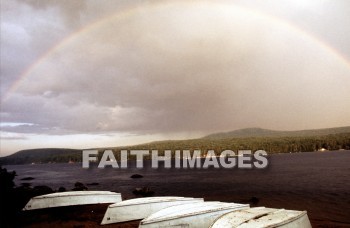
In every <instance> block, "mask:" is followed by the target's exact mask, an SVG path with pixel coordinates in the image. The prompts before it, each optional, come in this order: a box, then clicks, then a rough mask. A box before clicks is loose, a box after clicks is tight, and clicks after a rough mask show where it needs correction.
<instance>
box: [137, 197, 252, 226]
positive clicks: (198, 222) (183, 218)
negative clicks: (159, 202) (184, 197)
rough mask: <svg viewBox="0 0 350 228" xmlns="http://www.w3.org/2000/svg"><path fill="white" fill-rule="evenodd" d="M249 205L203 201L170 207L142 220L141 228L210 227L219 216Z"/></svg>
mask: <svg viewBox="0 0 350 228" xmlns="http://www.w3.org/2000/svg"><path fill="white" fill-rule="evenodd" d="M247 208H249V205H246V204H236V203H222V202H201V203H193V204H186V205H179V206H173V207H168V208H165V209H163V210H160V211H158V212H156V213H154V214H152V215H150V216H149V217H147V218H145V219H143V220H142V221H141V222H140V225H139V227H141V228H155V227H193V228H202V227H209V226H210V224H212V222H213V221H214V220H215V219H216V218H217V217H219V216H221V215H223V214H225V213H228V212H231V211H235V210H241V209H247Z"/></svg>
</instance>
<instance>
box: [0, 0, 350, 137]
mask: <svg viewBox="0 0 350 228" xmlns="http://www.w3.org/2000/svg"><path fill="white" fill-rule="evenodd" d="M69 2H72V1H69ZM73 2H74V1H73ZM78 3H79V2H78V1H76V2H74V3H71V4H73V5H71V4H63V3H62V4H61V3H57V1H53V2H51V1H48V2H45V3H44V4H42V2H41V1H28V2H26V3H25V4H23V3H22V4H21V6H22V7H23V11H25V12H26V13H27V15H31V14H34V13H39V15H40V16H44V15H46V14H47V13H48V12H53V16H51V17H53V18H55V20H53V19H49V20H48V22H47V23H43V22H42V19H43V18H41V17H39V16H37V17H36V18H35V20H33V22H32V23H30V24H28V25H23V23H22V20H18V21H16V20H15V21H12V17H13V16H10V15H11V14H10V13H9V12H7V11H6V15H8V18H9V19H8V20H5V21H2V30H4V31H6V33H5V36H4V38H3V37H2V41H1V42H2V45H3V44H4V45H5V46H6V47H5V50H7V51H5V52H2V53H1V55H2V59H6V60H5V61H4V62H2V65H3V66H4V72H5V76H4V77H3V76H2V79H3V80H5V81H6V82H8V83H7V85H9V84H11V83H12V82H13V81H14V80H15V79H13V78H15V76H16V75H18V70H17V69H23V66H26V65H27V63H28V62H30V60H32V61H33V59H34V58H35V57H36V56H37V54H33V55H30V54H28V53H30V51H31V50H35V49H36V47H37V45H39V44H40V43H41V42H42V41H43V40H45V34H47V33H50V31H52V29H53V28H55V29H56V30H57V29H59V30H60V31H63V34H67V33H69V31H72V28H73V27H79V26H85V25H86V24H88V22H91V21H96V19H97V18H98V17H100V18H103V17H104V16H105V15H110V14H112V13H113V12H114V11H116V12H119V11H118V10H122V9H125V7H130V5H129V4H130V3H127V2H121V3H120V5H117V4H115V3H114V4H112V3H111V2H110V1H106V2H104V3H103V4H98V5H99V6H98V7H99V8H98V9H99V12H104V14H103V16H102V15H98V14H96V13H93V12H92V8H93V6H96V7H97V2H96V1H83V2H82V3H81V4H80V3H79V4H78ZM17 4H19V3H17ZM28 4H30V5H28ZM75 4H78V5H75ZM134 4H135V5H137V6H139V7H138V8H134V9H133V10H131V11H127V13H124V14H118V13H117V14H115V15H116V16H114V17H110V20H108V21H107V20H106V21H105V23H100V24H98V23H97V25H96V26H95V27H91V28H90V29H87V30H85V31H83V32H81V33H79V34H78V35H76V36H73V37H71V39H70V40H69V41H67V42H65V43H63V44H62V45H61V46H60V47H59V48H58V49H57V51H55V52H54V53H52V54H51V55H49V56H47V58H45V59H43V60H42V61H41V62H40V64H38V65H37V67H35V68H34V69H33V70H32V71H30V72H29V73H28V75H27V77H25V78H24V79H23V80H22V82H21V83H20V84H19V87H18V88H17V90H16V91H13V92H12V94H11V95H10V96H8V98H7V100H6V101H3V102H2V104H1V119H2V121H3V122H15V123H32V125H16V126H6V127H4V128H2V131H6V132H14V133H26V134H29V133H32V134H48V135H65V134H70V135H71V134H80V133H87V134H109V133H113V132H121V133H132V134H159V133H160V134H172V133H176V134H177V133H180V134H181V133H182V134H188V132H202V133H203V134H204V133H211V132H215V131H226V130H232V129H237V128H244V127H257V126H258V127H265V128H272V129H304V128H322V127H333V126H344V125H350V122H349V119H348V116H350V108H349V107H350V93H349V91H348V88H349V87H350V77H349V75H350V68H349V65H345V64H344V63H342V62H341V61H340V60H339V59H338V57H337V56H335V55H334V53H330V52H329V50H326V49H324V48H323V47H321V46H320V45H319V44H317V43H315V41H314V40H312V39H310V38H309V37H306V36H305V35H303V34H301V33H300V32H298V31H296V30H293V29H291V28H289V27H285V26H284V24H281V23H279V22H278V21H276V20H272V19H271V18H269V17H264V16H261V15H259V14H256V13H252V12H250V11H245V10H243V11H242V10H241V9H240V8H236V7H233V8H230V7H228V6H226V5H215V4H214V5H211V4H207V3H205V4H204V3H203V4H200V3H199V2H198V3H197V4H194V3H192V4H186V3H173V2H172V1H168V2H167V3H163V4H162V5H156V6H153V5H152V4H149V5H148V4H136V3H134ZM237 4H242V3H237ZM269 4H272V3H269ZM112 6H113V7H112ZM248 6H249V7H251V5H249V4H248ZM246 7H247V6H246ZM258 9H260V10H261V9H262V8H261V7H260V8H259V7H258ZM55 10H56V11H55ZM332 12H333V11H332ZM270 13H271V12H270ZM274 13H276V12H274ZM118 15H122V16H118ZM49 18H50V17H49ZM291 18H292V17H291ZM344 18H346V16H344ZM69 21H75V22H77V21H78V22H79V23H78V22H77V23H78V24H74V23H75V22H72V23H73V25H72V26H70V25H69ZM41 23H43V24H41ZM310 24H312V23H311V22H310ZM51 25H54V27H50V26H51ZM38 26H39V28H41V29H40V30H39V31H37V30H36V29H35V28H38ZM55 26H56V27H55ZM309 26H310V25H309ZM316 30H317V28H316ZM11 34H12V35H14V34H21V37H23V38H21V40H20V41H16V40H12V39H11ZM53 34H55V33H53ZM349 34H350V33H349ZM15 37H18V35H16V36H15ZM59 37H62V36H60V35H53V36H48V37H46V38H47V39H48V41H46V43H45V42H44V44H45V45H44V46H45V47H46V48H48V46H50V45H49V44H50V43H51V44H52V43H53V42H54V41H55V40H57V39H59ZM21 41H23V42H21ZM337 45H338V44H337ZM348 47H349V46H347V47H344V48H345V49H344V50H347V49H346V48H348ZM6 48H7V49H6ZM22 48H27V49H28V50H24V51H23V56H22V57H19V58H18V59H17V58H16V55H15V54H13V53H19V52H20V49H22ZM43 49H45V48H43ZM11 50H14V52H13V51H11ZM34 52H35V51H34ZM38 53H39V51H38ZM349 56H350V55H349ZM16 60H18V61H16ZM17 66H18V67H17Z"/></svg>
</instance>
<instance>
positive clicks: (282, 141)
mask: <svg viewBox="0 0 350 228" xmlns="http://www.w3.org/2000/svg"><path fill="white" fill-rule="evenodd" d="M97 149H98V150H99V151H104V150H106V149H111V150H114V151H115V156H116V158H117V159H118V158H119V155H120V154H118V151H120V150H121V149H124V150H140V149H142V150H158V151H159V152H160V153H161V152H162V151H164V150H172V151H175V150H195V149H200V150H201V151H203V152H205V151H207V150H215V151H222V150H226V149H230V150H234V151H237V150H244V149H249V150H252V151H256V150H266V151H267V152H269V153H287V152H288V153H289V152H306V151H318V150H321V149H326V150H340V149H345V150H349V149H350V127H339V128H327V129H317V130H302V131H273V130H267V129H261V128H247V129H241V130H236V131H230V132H225V133H216V134H211V135H208V136H205V137H203V138H198V139H186V140H165V141H157V142H150V143H145V144H140V145H134V146H128V147H125V146H124V147H114V148H97ZM81 155H82V150H75V149H57V148H47V149H32V150H21V151H18V152H17V153H14V154H12V155H9V156H7V157H1V158H0V165H9V164H12V165H13V164H31V163H49V162H57V163H59V162H70V161H73V162H80V161H81V160H82V156H81ZM100 155H101V154H100ZM160 155H161V154H160Z"/></svg>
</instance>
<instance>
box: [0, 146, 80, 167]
mask: <svg viewBox="0 0 350 228" xmlns="http://www.w3.org/2000/svg"><path fill="white" fill-rule="evenodd" d="M81 152H82V150H75V149H59V148H45V149H30V150H21V151H18V152H17V153H14V154H11V155H9V156H6V157H2V158H0V164H31V163H48V162H66V161H70V160H75V158H76V157H80V156H81Z"/></svg>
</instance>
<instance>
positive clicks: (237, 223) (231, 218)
mask: <svg viewBox="0 0 350 228" xmlns="http://www.w3.org/2000/svg"><path fill="white" fill-rule="evenodd" d="M222 227H236V228H267V227H278V228H311V224H310V221H309V218H308V216H307V213H306V211H293V210H284V209H273V208H265V207H257V208H250V209H246V210H241V211H233V212H229V213H227V214H224V215H222V216H220V217H219V218H217V219H216V220H215V221H214V222H213V224H212V225H211V226H210V228H222Z"/></svg>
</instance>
